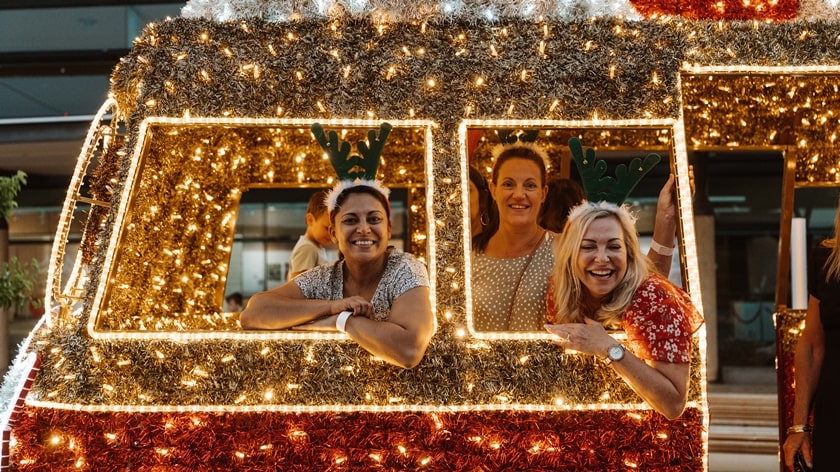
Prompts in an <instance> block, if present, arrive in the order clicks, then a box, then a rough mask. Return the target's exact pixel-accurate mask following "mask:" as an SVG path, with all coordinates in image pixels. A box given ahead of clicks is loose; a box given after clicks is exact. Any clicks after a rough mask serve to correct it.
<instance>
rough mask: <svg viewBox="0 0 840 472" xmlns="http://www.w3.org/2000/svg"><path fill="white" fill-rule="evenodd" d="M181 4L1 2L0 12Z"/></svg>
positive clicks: (139, 0)
mask: <svg viewBox="0 0 840 472" xmlns="http://www.w3.org/2000/svg"><path fill="white" fill-rule="evenodd" d="M167 3H171V4H175V3H178V4H183V2H173V1H172V0H132V1H129V2H126V1H119V0H86V1H75V2H73V1H70V2H68V1H67V0H3V1H2V2H0V10H22V9H28V10H31V9H35V8H74V7H125V6H131V5H162V4H167Z"/></svg>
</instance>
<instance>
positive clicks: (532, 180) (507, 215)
mask: <svg viewBox="0 0 840 472" xmlns="http://www.w3.org/2000/svg"><path fill="white" fill-rule="evenodd" d="M491 191H492V192H493V197H494V198H495V200H496V202H497V204H498V207H499V217H500V218H501V221H502V222H504V223H507V224H514V225H522V224H536V222H537V217H539V214H540V206H541V205H542V203H543V201H544V200H545V194H546V191H547V189H546V187H545V185H544V183H543V178H542V171H541V169H540V168H539V166H538V165H537V164H536V163H534V161H532V160H530V159H523V158H518V157H514V158H510V159H508V160H506V161H505V162H504V163H503V164H502V165H501V166H499V168H498V170H497V173H496V179H495V182H494V183H493V184H491Z"/></svg>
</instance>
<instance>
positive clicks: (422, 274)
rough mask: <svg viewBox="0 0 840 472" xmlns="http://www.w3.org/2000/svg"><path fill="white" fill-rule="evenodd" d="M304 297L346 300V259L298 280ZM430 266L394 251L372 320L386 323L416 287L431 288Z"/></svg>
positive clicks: (374, 300) (375, 296)
mask: <svg viewBox="0 0 840 472" xmlns="http://www.w3.org/2000/svg"><path fill="white" fill-rule="evenodd" d="M294 282H295V283H296V284H297V286H298V287H299V288H300V291H301V292H303V296H304V297H306V298H309V299H317V300H341V299H342V298H345V297H344V260H339V261H336V262H334V263H331V264H324V265H320V266H318V267H314V268H312V269H309V270H307V271H306V272H304V273H302V274H300V275H299V276H297V277H295V279H294ZM428 286H429V274H428V271H427V270H426V266H425V265H423V263H422V262H420V261H418V260H417V259H415V257H414V256H413V255H411V254H407V253H404V252H402V251H400V250H398V249H393V248H391V249H390V253H389V254H388V262H387V263H386V264H385V272H384V273H383V274H382V278H381V279H380V280H379V285H378V286H377V287H376V291H375V292H374V293H373V298H372V299H371V301H370V302H371V304H372V305H373V316H372V317H371V319H373V320H377V321H385V320H387V319H388V317H389V316H390V315H391V304H393V303H394V300H396V299H397V298H398V297H399V296H400V295H402V294H403V293H405V292H407V291H409V290H411V289H413V288H414V287H428Z"/></svg>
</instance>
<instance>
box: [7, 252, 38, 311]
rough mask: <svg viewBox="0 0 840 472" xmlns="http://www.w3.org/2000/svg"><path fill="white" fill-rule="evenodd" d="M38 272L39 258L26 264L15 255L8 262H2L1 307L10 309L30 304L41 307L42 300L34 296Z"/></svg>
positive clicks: (18, 308) (17, 308)
mask: <svg viewBox="0 0 840 472" xmlns="http://www.w3.org/2000/svg"><path fill="white" fill-rule="evenodd" d="M38 273H39V267H38V260H37V259H32V262H30V263H28V264H25V263H23V262H21V261H20V260H19V259H18V258H17V257H14V256H13V257H12V258H11V259H9V261H8V262H4V263H2V264H0V308H2V309H3V310H6V311H9V310H12V309H15V310H20V309H22V308H23V307H24V306H29V305H34V306H35V307H36V308H37V307H40V305H41V301H40V300H39V299H38V298H37V297H33V289H34V288H35V281H36V277H37V275H38Z"/></svg>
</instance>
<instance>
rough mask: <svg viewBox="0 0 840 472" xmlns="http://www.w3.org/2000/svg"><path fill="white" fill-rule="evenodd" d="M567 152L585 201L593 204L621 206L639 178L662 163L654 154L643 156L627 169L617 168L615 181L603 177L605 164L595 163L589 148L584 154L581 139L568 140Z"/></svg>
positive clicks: (621, 165)
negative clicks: (571, 159)
mask: <svg viewBox="0 0 840 472" xmlns="http://www.w3.org/2000/svg"><path fill="white" fill-rule="evenodd" d="M569 150H570V151H571V152H572V158H573V159H574V161H575V165H576V166H577V169H578V172H579V173H580V177H581V180H582V183H583V189H584V193H586V199H587V200H588V201H590V202H593V203H597V202H601V201H606V202H609V203H613V204H615V205H621V204H622V203H624V200H625V199H627V196H628V195H630V192H632V191H633V189H634V188H636V185H638V184H639V181H641V180H642V177H644V176H645V174H647V173H648V172H650V170H651V169H653V168H654V167H655V166H656V164H659V161H660V160H662V156H660V155H659V154H653V153H651V154H648V155H647V156H645V158H644V160H642V159H639V158H638V157H636V158H633V160H631V161H630V166H629V167H628V166H626V165H624V164H619V165H618V166H616V168H615V177H611V176H605V175H604V173H605V172H606V171H607V163H606V161H604V160H596V159H595V151H594V150H593V149H592V148H587V149H586V152H585V153H584V150H583V146H582V145H581V143H580V139H578V138H569Z"/></svg>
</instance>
